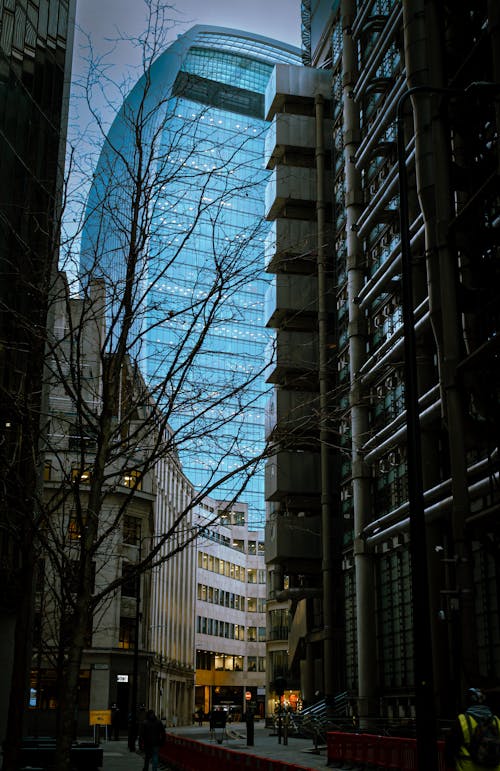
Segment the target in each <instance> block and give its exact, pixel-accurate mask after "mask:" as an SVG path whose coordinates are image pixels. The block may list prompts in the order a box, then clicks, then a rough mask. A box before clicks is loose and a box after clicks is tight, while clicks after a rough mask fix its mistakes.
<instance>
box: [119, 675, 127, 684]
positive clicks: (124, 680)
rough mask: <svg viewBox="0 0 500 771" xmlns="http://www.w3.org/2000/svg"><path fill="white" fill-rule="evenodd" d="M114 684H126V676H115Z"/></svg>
mask: <svg viewBox="0 0 500 771" xmlns="http://www.w3.org/2000/svg"><path fill="white" fill-rule="evenodd" d="M116 682H117V683H128V675H117V676H116Z"/></svg>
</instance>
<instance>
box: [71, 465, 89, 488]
mask: <svg viewBox="0 0 500 771" xmlns="http://www.w3.org/2000/svg"><path fill="white" fill-rule="evenodd" d="M90 479H91V472H90V469H83V470H82V469H81V468H79V467H75V468H72V469H71V480H72V481H73V482H76V483H78V484H81V485H88V484H90Z"/></svg>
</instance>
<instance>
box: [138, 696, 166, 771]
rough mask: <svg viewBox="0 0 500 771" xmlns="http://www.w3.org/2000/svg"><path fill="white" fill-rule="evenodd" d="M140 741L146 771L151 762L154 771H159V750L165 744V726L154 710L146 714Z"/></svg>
mask: <svg viewBox="0 0 500 771" xmlns="http://www.w3.org/2000/svg"><path fill="white" fill-rule="evenodd" d="M139 739H140V744H139V746H140V748H141V749H142V750H143V751H144V771H149V762H150V761H151V768H152V771H158V760H159V750H160V747H161V746H162V744H163V743H164V742H165V726H164V725H163V723H162V722H161V720H159V718H157V717H156V715H155V713H154V712H153V710H152V709H149V710H148V711H147V713H146V719H145V720H144V722H143V723H142V725H141V731H140V736H139Z"/></svg>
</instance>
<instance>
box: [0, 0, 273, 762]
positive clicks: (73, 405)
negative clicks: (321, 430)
mask: <svg viewBox="0 0 500 771" xmlns="http://www.w3.org/2000/svg"><path fill="white" fill-rule="evenodd" d="M146 8H147V11H148V18H147V24H146V29H145V33H144V35H143V36H142V37H141V40H140V41H138V43H139V44H140V45H141V51H142V64H143V74H142V77H141V78H140V80H139V82H138V83H137V85H136V86H135V87H134V88H133V90H132V92H131V94H130V95H129V96H128V97H127V99H126V100H125V101H124V103H123V105H122V107H121V109H120V112H119V116H118V119H117V121H116V122H115V125H114V127H113V128H112V129H111V130H110V131H109V132H107V131H106V128H105V126H104V124H103V122H102V120H101V118H100V116H99V113H98V111H97V110H96V109H95V108H94V105H95V100H94V98H93V93H92V89H93V87H94V86H95V85H99V86H100V87H102V84H103V83H106V70H105V69H103V68H102V67H99V66H98V64H99V63H96V62H92V63H91V67H90V69H89V73H90V75H89V79H88V80H87V83H86V85H85V94H86V99H87V104H88V107H89V110H90V113H91V114H92V115H93V118H94V119H95V126H96V129H97V131H98V132H100V133H101V139H102V143H103V147H102V151H101V155H100V161H99V163H98V164H97V166H96V169H95V170H94V172H93V179H92V185H91V191H90V195H89V197H88V201H87V206H86V208H85V211H84V212H83V214H82V215H81V218H80V219H79V215H78V214H75V212H77V209H76V206H75V202H74V198H75V196H76V197H78V194H79V190H80V188H79V185H80V184H82V185H83V183H84V181H85V180H84V176H82V173H83V162H82V161H81V159H79V158H78V148H76V149H75V150H74V151H73V153H72V154H71V156H70V172H71V171H73V170H74V169H77V171H78V174H79V177H78V183H77V184H76V185H74V184H73V185H72V184H71V182H70V181H68V184H67V186H66V200H65V202H64V207H63V208H64V212H65V213H66V217H68V214H70V215H71V220H72V222H71V228H70V230H71V231H72V232H71V233H69V234H67V233H65V231H64V230H60V229H56V230H57V232H58V233H61V234H62V235H61V236H60V239H59V241H60V246H61V263H62V266H63V267H64V268H66V269H71V270H73V272H70V271H68V274H67V275H66V276H64V275H63V274H59V273H58V274H57V275H56V276H53V277H52V280H51V281H47V286H46V293H47V295H46V296H47V300H48V303H49V305H50V309H49V320H50V321H49V324H48V325H47V330H45V329H40V328H37V329H36V334H37V336H38V339H39V340H40V344H43V346H44V347H45V357H44V378H43V379H44V393H45V394H47V399H46V400H45V402H44V400H43V399H42V400H41V405H42V406H41V414H40V415H39V423H40V440H39V441H37V442H34V443H33V457H32V464H33V469H34V471H36V469H39V468H40V467H41V466H43V465H44V464H45V468H46V475H47V477H49V470H50V479H49V478H47V480H46V484H45V486H44V488H43V490H42V489H41V488H38V489H37V490H36V491H35V499H34V501H32V502H31V504H32V505H31V508H30V510H29V513H28V514H27V515H26V516H25V517H24V522H23V525H24V533H25V536H24V537H25V538H26V539H27V541H28V543H29V546H30V548H31V549H32V551H33V559H32V560H31V562H32V564H34V562H35V558H36V557H39V556H41V555H43V557H44V559H45V561H46V565H47V570H48V572H47V575H50V576H51V581H50V594H49V595H48V596H47V604H46V607H45V609H44V616H45V623H46V626H48V625H50V627H51V629H50V635H49V637H50V647H51V650H52V651H53V653H54V656H55V659H56V661H57V669H58V677H59V703H58V726H57V760H56V768H57V769H58V771H62V770H63V769H68V768H69V753H70V747H71V743H72V740H73V729H74V726H73V722H74V714H75V707H76V704H77V695H78V677H79V671H80V663H81V657H82V651H83V649H84V647H85V644H86V639H87V635H88V632H89V629H91V626H92V620H93V619H95V618H96V614H98V613H100V612H104V611H103V607H105V604H106V601H107V599H108V598H109V596H110V595H111V594H112V593H113V592H116V591H117V590H118V589H119V587H120V585H121V584H122V582H123V580H124V579H123V577H122V576H116V578H114V579H113V580H111V581H108V582H103V581H99V580H96V576H95V564H96V558H97V555H98V554H99V553H101V552H102V551H103V550H104V551H106V550H112V549H113V539H114V538H115V534H116V532H117V530H118V529H119V528H120V527H121V523H122V521H123V517H124V515H126V513H127V511H128V510H129V508H130V506H131V505H132V502H133V501H134V498H135V497H136V496H137V492H138V489H139V487H140V485H141V484H143V483H144V484H145V483H146V480H147V479H148V478H149V477H150V476H151V474H154V470H155V468H156V467H157V465H158V464H159V463H160V462H162V461H165V460H166V459H169V458H170V459H172V458H174V459H175V458H177V457H178V455H179V454H180V455H181V456H184V457H185V456H187V455H188V454H189V453H193V452H196V451H197V448H199V447H200V445H201V444H203V445H204V447H205V449H207V448H208V449H209V450H210V455H211V464H210V468H209V474H208V476H206V482H205V484H204V485H203V487H201V488H199V489H197V490H196V493H195V494H194V495H193V497H192V499H191V500H190V501H189V503H188V504H187V505H186V506H185V507H183V508H182V509H181V510H180V511H179V512H178V514H177V516H176V517H175V519H174V520H173V521H172V522H171V524H170V526H169V528H168V529H167V530H166V531H165V532H161V533H155V539H154V542H151V544H150V548H149V549H148V550H147V553H144V554H142V555H141V560H140V562H139V563H138V564H137V565H136V567H135V571H136V573H137V574H139V573H140V572H142V571H145V570H148V569H150V568H151V567H153V566H155V565H158V564H159V563H160V562H161V561H165V560H168V559H170V558H171V557H172V555H173V554H175V553H177V552H179V551H180V550H182V549H185V548H186V546H187V545H188V544H189V543H190V542H191V541H192V540H193V539H194V538H195V537H196V535H197V531H196V528H195V527H193V526H192V525H191V520H190V513H191V512H192V510H193V508H194V507H195V506H196V505H197V503H198V502H199V501H201V500H202V499H203V497H204V496H206V495H207V494H210V493H213V492H215V491H217V490H218V489H219V488H220V487H221V485H223V484H227V483H229V482H231V483H232V486H233V497H234V499H236V498H237V497H238V495H240V494H241V493H242V491H243V490H244V489H245V487H246V485H247V484H248V481H249V480H250V479H251V477H252V475H253V474H254V473H255V471H256V469H257V468H258V467H259V464H260V462H261V461H262V459H263V458H264V457H265V456H266V453H267V449H266V447H265V446H264V445H263V443H262V446H261V447H260V448H259V449H256V448H255V446H253V445H252V444H251V443H249V441H248V439H247V438H246V437H245V435H244V431H243V428H244V421H245V419H246V417H247V416H248V413H249V411H253V410H254V409H256V405H257V404H258V402H259V400H260V399H261V396H262V388H261V385H260V383H261V382H262V380H263V377H262V376H263V362H262V361H260V359H259V357H258V356H257V355H256V356H255V360H251V359H250V360H249V361H247V362H246V363H243V364H242V359H241V357H240V358H238V357H236V356H235V367H234V369H232V370H231V371H228V370H227V369H226V370H225V371H223V372H221V371H220V369H217V368H216V367H212V368H210V367H209V366H208V365H209V363H210V361H213V357H216V356H217V355H219V353H220V351H221V350H222V347H223V344H224V342H225V340H226V337H227V328H228V325H229V324H230V323H233V322H234V320H235V318H236V317H237V315H238V314H241V313H247V312H250V306H251V303H252V301H253V302H254V303H255V301H256V300H257V299H258V297H257V295H256V294H255V288H256V282H258V279H256V276H258V275H259V274H260V272H261V265H262V240H263V223H262V222H261V221H260V219H259V217H256V216H253V210H252V207H253V205H254V204H252V205H251V206H249V203H250V202H252V200H253V198H254V197H255V195H256V191H257V190H258V189H259V185H260V182H261V177H260V176H259V174H256V172H255V167H254V165H253V164H251V163H249V162H248V158H249V156H251V155H252V154H253V155H254V156H255V154H256V152H257V149H256V144H255V142H256V136H255V132H254V131H252V132H248V133H245V131H243V130H242V131H241V132H240V133H235V134H234V137H233V141H232V142H231V143H226V144H222V145H221V144H219V143H218V142H217V141H216V140H215V139H214V134H213V130H212V128H211V126H210V119H209V117H208V113H207V111H206V110H205V109H204V108H203V107H200V108H199V109H196V110H193V112H192V113H191V114H190V115H189V116H188V115H186V114H185V113H181V112H180V111H179V110H178V109H177V108H178V100H179V99H181V98H182V96H183V94H184V93H186V90H189V88H190V87H191V85H192V84H191V83H190V81H189V76H186V77H184V78H182V79H181V80H180V81H178V82H177V81H176V84H174V83H170V84H169V86H170V87H169V88H167V85H166V84H165V82H164V80H162V78H161V77H156V75H155V69H154V68H155V67H159V68H160V69H161V67H162V57H161V56H160V54H161V53H162V51H163V49H164V47H165V39H164V35H165V33H166V30H167V29H168V26H169V25H168V24H167V15H168V11H169V8H168V6H163V5H162V4H160V3H156V2H147V3H146ZM176 89H177V90H176ZM172 92H174V95H173V96H172ZM201 156H203V158H204V160H203V163H201V162H200V157H201ZM242 157H245V159H246V160H245V162H240V160H239V159H241V158H242ZM82 189H84V187H83V188H82ZM235 204H236V205H235ZM235 209H236V211H235ZM250 215H251V216H250ZM239 220H241V221H242V222H244V227H240V228H239V229H238V228H237V227H235V226H236V225H238V221H239ZM66 221H68V220H66ZM80 243H81V254H80V253H79V252H78V250H77V247H78V245H79V244H80ZM186 255H189V258H186ZM75 266H77V268H78V272H77V274H75V272H74V268H75ZM245 289H247V290H248V293H249V295H250V297H249V301H248V302H249V307H248V308H241V307H239V305H238V301H237V298H238V295H239V293H241V292H242V291H244V290H245ZM252 293H253V295H252ZM34 333H35V331H34ZM200 373H205V374H200ZM146 381H147V384H146ZM125 480H127V481H126V483H125ZM224 498H225V499H226V500H228V494H227V490H225V492H224ZM110 501H111V503H110ZM151 532H152V528H151ZM71 533H72V534H73V535H74V534H75V533H77V535H78V537H77V538H71V536H70V535H69V534H71ZM49 611H50V612H49ZM25 631H26V630H25ZM12 709H14V705H12ZM16 742H17V746H18V743H19V735H18V736H15V735H14V736H11V737H10V742H9V747H8V748H7V750H6V752H7V754H6V758H7V759H8V760H7V762H11V760H12V759H13V758H14V757H15V752H16ZM9 753H10V754H9ZM12 765H13V767H14V763H12Z"/></svg>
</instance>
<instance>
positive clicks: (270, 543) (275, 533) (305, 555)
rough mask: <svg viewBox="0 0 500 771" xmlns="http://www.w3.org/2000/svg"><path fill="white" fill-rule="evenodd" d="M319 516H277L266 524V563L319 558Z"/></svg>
mask: <svg viewBox="0 0 500 771" xmlns="http://www.w3.org/2000/svg"><path fill="white" fill-rule="evenodd" d="M320 522H321V521H320V517H319V516H314V517H298V516H278V517H276V519H273V520H272V521H271V522H267V524H266V533H265V544H266V563H268V564H269V563H273V562H289V561H291V560H294V561H297V562H303V561H304V560H311V561H314V562H316V561H317V560H318V559H320V558H321V527H320Z"/></svg>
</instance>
